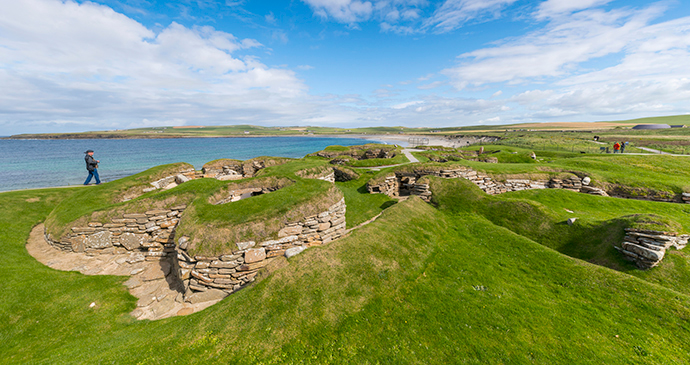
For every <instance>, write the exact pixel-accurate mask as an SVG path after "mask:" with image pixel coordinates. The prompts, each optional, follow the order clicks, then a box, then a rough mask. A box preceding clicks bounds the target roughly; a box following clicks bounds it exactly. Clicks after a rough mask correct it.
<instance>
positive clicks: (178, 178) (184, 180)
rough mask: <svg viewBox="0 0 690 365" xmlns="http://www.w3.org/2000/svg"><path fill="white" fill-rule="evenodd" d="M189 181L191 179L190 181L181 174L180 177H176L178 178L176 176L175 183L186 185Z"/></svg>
mask: <svg viewBox="0 0 690 365" xmlns="http://www.w3.org/2000/svg"><path fill="white" fill-rule="evenodd" d="M189 180H190V179H189V178H188V177H187V176H184V175H182V174H179V175H176V176H175V182H177V183H178V184H184V183H186V182H187V181H189Z"/></svg>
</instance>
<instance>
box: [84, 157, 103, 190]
mask: <svg viewBox="0 0 690 365" xmlns="http://www.w3.org/2000/svg"><path fill="white" fill-rule="evenodd" d="M84 153H85V154H86V156H84V161H86V171H88V172H89V176H88V177H87V178H86V181H84V185H89V183H90V182H91V178H93V177H95V178H96V185H100V184H101V179H100V178H99V177H98V163H99V162H101V161H99V160H96V159H94V158H93V150H86V152H84Z"/></svg>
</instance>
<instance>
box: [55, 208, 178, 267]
mask: <svg viewBox="0 0 690 365" xmlns="http://www.w3.org/2000/svg"><path fill="white" fill-rule="evenodd" d="M185 208H186V205H179V206H175V207H172V208H170V209H153V210H149V211H146V212H144V213H125V214H123V215H122V216H121V218H114V219H111V221H110V222H109V223H105V224H103V223H100V222H90V223H88V224H87V225H86V226H81V227H72V228H71V229H70V231H69V232H68V233H67V234H65V235H63V236H62V237H61V238H59V239H56V238H55V237H53V236H52V235H50V234H47V233H46V241H47V242H48V243H49V244H50V245H52V246H53V247H55V248H58V249H60V250H63V251H69V252H84V253H86V254H93V255H98V254H115V253H117V254H122V253H127V252H131V253H134V254H137V255H138V256H136V257H140V258H141V260H160V259H162V258H164V257H166V256H167V255H168V254H169V253H171V252H174V250H175V243H174V242H175V241H174V239H175V228H176V227H177V224H178V222H179V221H180V216H181V215H182V212H183V211H184V209H185Z"/></svg>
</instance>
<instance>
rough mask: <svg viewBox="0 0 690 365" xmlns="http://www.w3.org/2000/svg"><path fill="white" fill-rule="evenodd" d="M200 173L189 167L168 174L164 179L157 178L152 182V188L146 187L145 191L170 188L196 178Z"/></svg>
mask: <svg viewBox="0 0 690 365" xmlns="http://www.w3.org/2000/svg"><path fill="white" fill-rule="evenodd" d="M199 177H200V175H199V173H197V171H195V170H194V169H189V170H185V171H182V172H180V173H179V174H177V175H170V176H166V177H164V178H162V179H159V180H156V181H154V182H152V183H150V185H151V187H150V188H145V189H144V192H145V193H148V192H149V191H154V190H168V189H172V188H174V187H176V186H177V185H180V184H184V183H186V182H187V181H189V180H194V179H197V178H199Z"/></svg>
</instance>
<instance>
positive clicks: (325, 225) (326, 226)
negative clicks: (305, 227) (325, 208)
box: [317, 222, 331, 231]
mask: <svg viewBox="0 0 690 365" xmlns="http://www.w3.org/2000/svg"><path fill="white" fill-rule="evenodd" d="M329 228H331V222H325V223H319V228H317V229H318V230H319V231H325V230H327V229H329Z"/></svg>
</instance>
